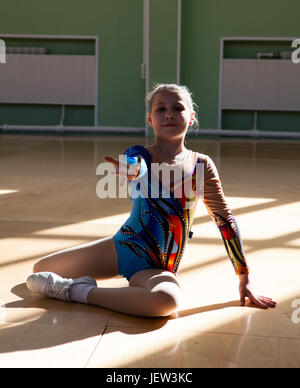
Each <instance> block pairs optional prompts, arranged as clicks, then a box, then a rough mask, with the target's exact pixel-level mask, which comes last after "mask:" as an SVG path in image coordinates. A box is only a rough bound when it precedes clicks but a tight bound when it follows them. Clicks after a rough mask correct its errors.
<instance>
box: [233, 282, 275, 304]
mask: <svg viewBox="0 0 300 388" xmlns="http://www.w3.org/2000/svg"><path fill="white" fill-rule="evenodd" d="M239 278H240V285H239V291H240V297H241V299H240V301H241V306H245V298H246V297H248V298H249V299H250V301H251V302H252V303H254V304H255V305H256V306H258V307H260V308H263V309H268V308H274V307H276V302H274V301H273V300H272V299H270V298H267V297H265V296H258V295H254V294H253V292H252V291H251V290H250V283H249V276H248V275H247V274H242V275H239Z"/></svg>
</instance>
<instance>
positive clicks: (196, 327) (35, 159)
mask: <svg viewBox="0 0 300 388" xmlns="http://www.w3.org/2000/svg"><path fill="white" fill-rule="evenodd" d="M134 144H142V145H145V144H146V143H145V139H144V138H142V137H141V138H134V137H104V136H102V137H101V136H99V137H70V136H65V137H63V136H58V137H55V136H24V135H23V136H22V135H1V136H0V208H1V212H0V220H1V223H0V236H1V240H0V252H1V256H0V268H1V271H0V295H1V296H0V299H1V300H0V367H18V366H22V367H80V368H81V367H169V368H171V367H300V323H299V322H298V321H299V320H300V311H297V306H300V284H299V272H300V260H299V252H300V251H299V249H300V232H299V210H300V200H299V198H300V179H299V170H300V157H299V156H300V143H299V142H298V143H297V142H290V141H275V140H274V141H272V140H268V141H263V140H260V141H254V140H233V139H222V140H204V139H190V140H189V141H188V144H187V145H188V147H189V148H192V149H193V150H195V151H199V152H202V153H205V154H208V155H209V156H210V157H211V158H212V159H213V160H214V161H215V163H216V165H217V167H218V169H219V173H220V176H221V179H222V182H223V188H224V191H225V194H226V196H227V198H228V201H229V203H230V204H231V207H232V210H233V212H234V214H235V216H236V219H237V221H238V224H239V228H240V230H241V233H242V237H243V241H244V246H245V250H246V253H247V259H248V262H249V264H250V267H251V276H252V282H253V288H254V289H255V290H257V291H258V293H259V294H262V295H265V296H270V297H272V298H273V299H275V300H276V301H277V302H278V307H277V308H276V309H274V310H267V311H263V310H260V309H257V308H254V307H253V306H251V305H249V304H248V305H247V306H246V307H240V306H239V302H238V299H239V294H238V287H237V278H236V276H235V274H234V272H233V268H232V266H231V264H230V262H229V259H228V258H227V255H226V252H225V250H224V246H223V243H222V241H221V238H220V235H219V232H218V230H217V229H216V227H215V225H214V223H213V222H212V221H211V220H210V218H209V217H208V216H207V213H206V211H205V208H204V206H203V205H202V204H199V207H198V209H197V215H196V218H195V221H194V225H193V232H194V237H193V239H192V240H190V243H189V245H188V247H187V250H186V252H185V256H184V259H183V263H182V267H181V268H182V269H181V272H180V281H181V283H182V287H183V290H184V304H183V306H182V308H181V310H180V311H178V313H176V314H173V315H172V316H171V317H170V318H162V319H146V318H136V317H132V316H128V315H125V314H119V313H115V312H111V311H109V310H106V309H102V308H98V307H93V306H86V305H79V304H67V303H63V302H60V301H55V300H50V299H44V298H40V297H38V296H33V295H31V294H29V293H28V291H27V290H26V287H25V284H24V282H25V280H26V277H27V276H28V275H29V274H30V273H31V270H32V266H33V263H34V262H35V261H36V258H38V257H41V256H43V255H45V254H48V253H50V252H54V251H56V250H59V249H63V248H66V247H70V246H75V245H78V244H80V243H83V242H87V241H92V240H95V239H98V238H101V237H105V236H109V235H112V234H114V233H115V232H116V231H117V229H118V228H119V226H120V225H121V223H122V221H123V220H125V219H126V217H127V215H128V213H129V211H130V201H129V199H126V198H123V199H112V198H107V199H99V198H98V197H97V195H96V185H97V182H98V181H99V179H100V177H99V176H97V175H96V167H97V166H98V164H99V163H101V162H103V157H104V155H112V156H115V157H118V155H119V154H121V153H122V152H123V151H124V150H125V149H126V148H127V147H128V146H130V145H134ZM101 284H103V285H105V286H111V287H119V286H124V285H127V281H126V280H124V279H122V278H115V279H112V280H107V281H104V282H101ZM292 303H293V305H292Z"/></svg>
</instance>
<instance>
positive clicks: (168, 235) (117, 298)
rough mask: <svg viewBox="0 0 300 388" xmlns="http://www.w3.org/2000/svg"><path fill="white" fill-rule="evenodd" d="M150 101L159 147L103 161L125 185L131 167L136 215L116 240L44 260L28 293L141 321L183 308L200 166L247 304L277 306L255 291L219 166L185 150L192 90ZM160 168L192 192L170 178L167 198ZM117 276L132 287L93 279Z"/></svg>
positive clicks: (166, 91) (168, 91)
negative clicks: (182, 270)
mask: <svg viewBox="0 0 300 388" xmlns="http://www.w3.org/2000/svg"><path fill="white" fill-rule="evenodd" d="M148 101H149V103H150V109H149V112H148V114H147V119H148V122H149V125H150V126H151V127H153V131H154V135H155V141H154V144H153V145H151V146H149V147H144V146H141V145H137V146H133V147H130V148H129V149H127V150H126V151H125V153H124V157H125V156H126V162H124V161H122V160H123V159H122V158H121V159H120V158H119V159H115V158H113V157H111V156H106V157H105V158H104V159H105V161H106V162H108V163H111V164H113V165H114V167H115V173H116V175H118V176H120V179H122V180H123V182H122V183H124V174H123V175H122V173H121V171H122V169H123V170H124V169H125V172H126V173H125V179H128V181H129V190H130V192H131V196H130V199H131V201H132V205H133V207H132V211H131V214H130V217H129V218H128V220H127V221H126V222H125V223H124V225H123V226H122V227H121V228H120V229H119V230H118V232H117V233H116V235H115V236H112V237H109V238H104V239H100V240H97V241H93V242H90V243H87V244H83V245H80V246H78V247H75V248H70V249H65V250H63V251H60V252H57V253H54V254H50V255H48V256H46V257H44V258H42V259H41V260H39V261H38V262H37V263H36V264H35V265H34V269H33V272H34V273H33V274H32V275H30V276H29V277H28V279H27V282H26V284H27V288H28V289H29V290H30V291H32V292H35V293H39V294H41V295H43V296H45V297H49V298H56V299H60V300H64V301H67V302H78V303H88V304H93V305H97V306H101V307H104V308H108V309H111V310H115V311H119V312H123V313H127V314H133V315H137V316H148V317H162V316H168V315H170V314H172V313H173V312H174V311H176V310H178V308H179V306H180V301H181V287H180V284H179V281H178V276H177V275H178V269H179V265H180V261H181V259H182V256H183V252H184V249H185V246H186V243H187V241H188V239H189V238H191V237H192V232H191V225H192V223H193V216H194V212H195V207H196V204H197V201H198V199H199V198H200V192H201V190H197V189H196V185H195V182H197V179H196V178H197V171H200V170H199V169H197V168H196V166H199V165H201V166H202V167H203V169H202V172H203V191H202V192H203V194H202V196H201V199H202V200H203V202H204V204H205V206H206V208H207V211H208V213H209V215H210V216H211V217H212V219H213V220H214V221H215V222H216V225H217V227H218V228H219V230H220V233H221V237H222V240H223V242H224V245H225V248H226V251H227V254H228V256H229V258H230V260H231V262H232V264H233V266H234V269H235V272H236V274H237V275H238V276H239V294H240V304H241V306H243V305H245V298H246V297H248V298H249V299H250V301H251V302H252V303H254V304H255V305H256V306H258V307H260V308H264V309H267V308H269V307H275V305H276V303H275V302H274V301H272V299H270V298H267V297H264V296H257V295H255V294H254V293H253V292H252V291H251V289H250V285H249V267H248V265H247V262H246V259H245V254H244V250H243V245H242V241H241V237H240V234H239V230H238V227H237V224H236V222H235V219H234V217H233V215H232V212H231V210H230V208H229V206H228V204H227V202H226V199H225V196H224V193H223V190H222V185H221V182H220V179H219V175H218V172H217V170H216V167H215V165H214V163H213V161H212V160H211V159H210V158H209V157H208V156H207V155H204V154H200V153H198V152H193V151H192V150H189V149H187V148H186V147H185V143H184V140H185V136H186V134H187V131H188V129H189V127H191V126H192V125H193V124H194V123H195V122H196V121H197V119H196V113H195V109H194V106H195V105H194V103H193V100H192V97H191V93H190V91H189V90H188V89H187V88H186V87H182V86H178V85H157V86H156V87H155V88H154V90H153V91H152V92H151V93H150V94H149V96H148ZM154 164H156V165H158V166H162V165H163V166H165V167H166V166H167V168H169V169H171V168H173V167H174V168H180V172H181V177H180V182H181V183H182V181H183V180H184V181H185V182H186V181H189V182H190V184H191V186H190V187H192V189H193V191H192V195H189V194H188V193H186V191H184V193H183V190H182V187H181V186H180V187H181V189H180V195H179V194H178V190H177V188H178V187H179V185H178V180H175V179H173V180H172V179H171V181H169V188H170V190H169V195H165V192H163V190H162V187H163V183H164V182H163V181H161V179H160V174H158V176H157V175H155V173H154V170H153V169H152V166H153V165H154ZM154 175H155V176H156V181H155V176H154ZM182 177H183V178H182ZM154 182H157V183H158V184H157V185H155V184H154ZM185 182H184V183H185ZM154 186H156V189H155V188H154ZM133 194H135V195H133ZM142 194H143V195H142ZM175 194H176V195H175ZM117 275H122V276H123V277H125V278H126V279H127V280H128V282H129V286H128V287H122V288H105V287H97V283H96V280H95V279H98V280H101V279H108V278H112V277H115V276H117Z"/></svg>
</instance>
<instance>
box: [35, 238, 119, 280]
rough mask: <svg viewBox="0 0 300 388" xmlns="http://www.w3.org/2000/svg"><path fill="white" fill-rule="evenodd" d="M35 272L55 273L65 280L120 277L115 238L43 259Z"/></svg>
mask: <svg viewBox="0 0 300 388" xmlns="http://www.w3.org/2000/svg"><path fill="white" fill-rule="evenodd" d="M33 272H54V273H56V274H57V275H60V276H61V277H63V278H73V279H76V278H79V277H82V276H91V277H93V278H95V279H108V278H112V277H115V276H116V275H118V256H117V252H116V248H115V245H114V241H113V237H108V238H103V239H101V240H96V241H92V242H89V243H86V244H82V245H79V246H77V247H74V248H68V249H64V250H62V251H59V252H56V253H52V254H50V255H47V256H45V257H43V258H42V259H41V260H39V261H38V262H37V263H36V264H35V265H34V267H33Z"/></svg>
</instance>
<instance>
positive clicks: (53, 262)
mask: <svg viewBox="0 0 300 388" xmlns="http://www.w3.org/2000/svg"><path fill="white" fill-rule="evenodd" d="M34 272H54V273H56V274H57V275H60V276H61V277H63V278H73V279H76V278H79V277H82V276H91V277H93V278H95V279H99V280H100V279H108V278H111V277H115V276H116V275H118V258H117V252H116V249H115V245H114V242H113V238H112V237H109V238H104V239H101V240H97V241H93V242H90V243H87V244H83V245H79V246H77V247H75V248H69V249H64V250H62V251H59V252H56V253H53V254H50V255H48V256H45V257H43V258H42V259H41V260H40V261H38V262H37V263H36V264H35V265H34ZM180 298H181V289H180V285H179V283H178V281H177V279H176V277H175V275H173V274H172V273H171V272H168V271H165V270H161V269H146V270H143V271H140V272H137V273H136V274H135V275H133V276H132V278H131V279H130V282H129V287H121V288H102V287H98V288H97V287H96V288H94V289H92V290H91V291H90V292H89V293H88V296H87V301H88V303H89V304H93V305H97V306H101V307H105V308H108V309H111V310H115V311H119V312H122V313H127V314H132V315H139V316H146V317H161V316H167V315H170V314H171V313H172V312H173V311H175V310H176V309H177V308H178V306H179V303H180Z"/></svg>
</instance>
